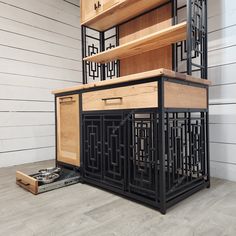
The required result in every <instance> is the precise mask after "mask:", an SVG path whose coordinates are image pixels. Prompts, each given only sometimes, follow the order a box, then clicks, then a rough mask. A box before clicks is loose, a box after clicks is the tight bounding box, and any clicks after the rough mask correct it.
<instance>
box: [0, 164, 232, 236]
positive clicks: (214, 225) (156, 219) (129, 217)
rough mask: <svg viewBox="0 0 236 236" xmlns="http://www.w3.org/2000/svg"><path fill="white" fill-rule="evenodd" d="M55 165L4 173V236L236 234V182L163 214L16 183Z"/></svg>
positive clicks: (0, 223) (88, 193) (0, 177)
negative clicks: (19, 173)
mask: <svg viewBox="0 0 236 236" xmlns="http://www.w3.org/2000/svg"><path fill="white" fill-rule="evenodd" d="M49 166H53V162H50V161H47V162H41V163H34V164H27V165H21V166H16V167H10V168H2V169H0V235H4V236H5V235H14V236H16V235H17V236H18V235H24V236H28V235H43V236H44V235H45V236H46V235H47V236H48V235H86V236H87V235H88V236H96V235H103V236H110V235H112V236H115V235H122V236H126V235H127V236H133V235H135V236H139V235H140V236H141V235H142V236H143V235H144V236H145V235H157V236H159V235H160V236H167V235H168V236H169V235H170V236H172V235H174V236H191V235H194V236H195V235H203V236H226V235H232V236H236V183H233V182H228V181H223V180H219V179H212V188H211V189H205V190H203V191H200V192H198V193H196V194H195V195H193V196H192V197H190V198H188V199H186V200H184V201H183V202H181V203H179V204H177V205H176V206H175V207H172V208H171V209H169V211H168V212H167V214H166V215H165V216H163V215H161V214H160V213H159V212H158V211H155V210H153V209H150V208H148V207H145V206H142V205H140V204H137V203H134V202H131V201H129V200H126V199H123V198H121V197H118V196H116V195H113V194H110V193H107V192H105V191H102V190H100V189H97V188H94V187H91V186H88V185H83V184H76V185H73V186H70V187H66V188H61V189H58V190H54V191H51V192H47V193H43V194H41V195H38V196H34V195H32V194H31V193H29V192H27V191H25V190H23V189H21V188H20V187H18V186H17V185H16V184H15V171H16V170H21V171H25V172H26V173H32V172H34V171H36V170H38V169H39V168H42V167H49Z"/></svg>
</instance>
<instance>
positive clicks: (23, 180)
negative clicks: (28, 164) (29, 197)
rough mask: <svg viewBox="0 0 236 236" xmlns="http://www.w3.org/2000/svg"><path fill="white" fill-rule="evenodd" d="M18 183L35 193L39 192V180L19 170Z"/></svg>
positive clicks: (17, 174) (17, 173)
mask: <svg viewBox="0 0 236 236" xmlns="http://www.w3.org/2000/svg"><path fill="white" fill-rule="evenodd" d="M16 183H17V184H18V185H20V186H21V187H22V188H24V189H26V190H28V191H30V192H31V193H33V194H37V193H38V181H37V180H36V179H34V178H32V177H31V176H29V175H26V174H24V173H22V172H20V171H17V172H16Z"/></svg>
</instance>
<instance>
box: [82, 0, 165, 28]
mask: <svg viewBox="0 0 236 236" xmlns="http://www.w3.org/2000/svg"><path fill="white" fill-rule="evenodd" d="M90 1H92V0H90ZM103 1H104V0H103ZM109 1H111V2H112V3H114V2H115V4H110V7H105V8H104V10H101V11H100V12H99V14H95V15H93V16H92V17H91V15H90V16H89V17H88V19H86V17H83V21H82V25H86V26H89V27H91V28H94V29H97V30H100V31H104V30H106V29H108V28H111V27H112V26H115V25H118V24H120V23H122V22H125V21H127V20H129V19H132V18H133V17H135V16H138V15H140V14H141V13H143V12H146V11H148V10H150V9H152V8H154V7H156V6H159V5H161V4H163V3H166V2H168V1H167V0H148V1H147V0H117V1H114V0H106V2H109ZM86 2H89V1H88V0H82V1H81V4H87V3H86ZM127 13H128V14H127ZM111 16H112V17H111ZM84 19H86V20H84Z"/></svg>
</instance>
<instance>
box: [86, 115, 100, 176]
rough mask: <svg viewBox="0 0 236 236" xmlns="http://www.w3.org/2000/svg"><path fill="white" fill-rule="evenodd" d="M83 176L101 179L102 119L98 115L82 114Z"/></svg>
mask: <svg viewBox="0 0 236 236" xmlns="http://www.w3.org/2000/svg"><path fill="white" fill-rule="evenodd" d="M83 144H84V145H83V153H84V155H83V165H84V176H85V177H88V178H93V179H95V180H99V179H102V119H101V117H100V116H89V115H88V116H84V119H83Z"/></svg>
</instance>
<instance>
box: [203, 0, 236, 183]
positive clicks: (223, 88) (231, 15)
mask: <svg viewBox="0 0 236 236" xmlns="http://www.w3.org/2000/svg"><path fill="white" fill-rule="evenodd" d="M208 3H209V79H210V80H211V81H212V82H213V85H212V87H211V88H210V104H211V105H210V143H211V145H210V147H211V175H212V176H215V177H219V178H223V179H228V180H232V181H236V1H235V0H208Z"/></svg>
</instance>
